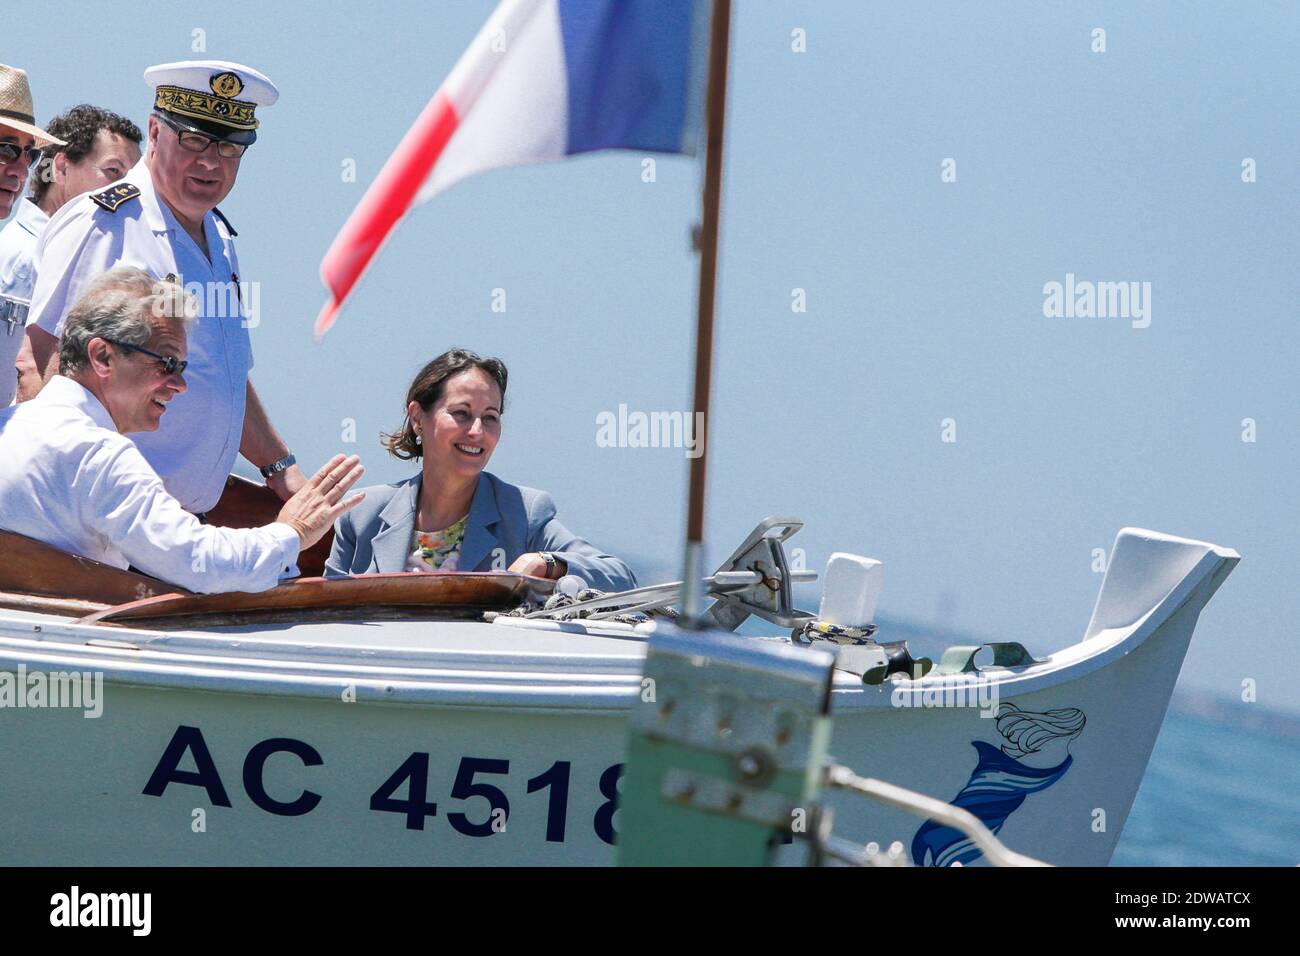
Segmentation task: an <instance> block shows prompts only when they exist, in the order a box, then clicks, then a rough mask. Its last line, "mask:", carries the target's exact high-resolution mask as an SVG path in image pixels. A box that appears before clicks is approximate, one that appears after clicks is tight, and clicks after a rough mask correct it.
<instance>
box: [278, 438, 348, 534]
mask: <svg viewBox="0 0 1300 956" xmlns="http://www.w3.org/2000/svg"><path fill="white" fill-rule="evenodd" d="M365 471H366V468H365V466H364V465H362V464H361V457H360V456H359V455H351V456H345V455H335V456H334V457H333V458H331V459H330V460H329V461H327V462H326V463H325V465H324V466H323V467H322V468H321V470H320V471H318V472H316V474H314V475H312V476H311V477H310V478H308V479H307V483H306V484H305V485H303V486H302V488H301V489H299V490H298V492H297V494H295V495H294V496H293V497H292V498H290V499H289V500H288V501H286V502H285V503H284V507H283V508H281V509H280V515H279V517H278V518H277V519H276V520H277V521H282V522H284V523H285V524H287V525H289V526H290V527H291V528H293V530H294V531H297V532H298V537H299V538H300V539H301V540H302V547H303V548H310V547H311V546H312V545H313V544H315V543H316V542H317V541H319V540H320V539H321V538H323V537H324V536H325V532H326V531H328V530H329V529H330V528H331V527H333V525H334V522H335V520H337V519H338V517H339V515H341V514H343V512H345V511H347V510H348V509H349V508H351V507H353V506H354V505H356V504H357V503H358V502H359V501H361V499H362V498H364V497H365V495H364V494H360V493H358V494H355V495H353V496H352V497H351V498H348V499H346V500H345V499H344V497H343V496H344V495H346V494H347V493H348V489H349V488H351V487H352V486H353V485H355V484H356V483H357V479H359V478H360V477H361V476H362V475H363V474H365Z"/></svg>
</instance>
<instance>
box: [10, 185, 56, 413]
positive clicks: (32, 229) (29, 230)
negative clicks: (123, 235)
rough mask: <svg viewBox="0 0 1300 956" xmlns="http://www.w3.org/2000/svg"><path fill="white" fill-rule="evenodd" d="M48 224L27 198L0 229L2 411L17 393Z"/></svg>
mask: <svg viewBox="0 0 1300 956" xmlns="http://www.w3.org/2000/svg"><path fill="white" fill-rule="evenodd" d="M49 221H50V217H49V216H47V215H45V210H43V209H42V208H41V207H40V206H38V205H36V203H34V202H32V201H31V200H30V199H26V198H24V199H20V200H18V208H17V209H16V210H15V211H14V217H13V219H11V220H9V225H7V226H5V227H4V228H3V229H0V408H3V407H4V406H6V405H10V404H12V403H13V400H14V395H15V394H16V393H17V391H18V373H17V372H15V371H14V362H15V361H16V360H17V358H18V350H19V349H21V348H22V345H23V340H24V338H25V336H24V334H23V325H24V323H26V321H27V311H28V307H29V306H30V305H31V301H32V286H33V285H34V284H35V282H36V271H35V268H34V267H33V260H34V259H35V258H36V240H37V239H39V238H40V236H41V233H42V232H43V231H44V230H45V226H46V224H47V223H49Z"/></svg>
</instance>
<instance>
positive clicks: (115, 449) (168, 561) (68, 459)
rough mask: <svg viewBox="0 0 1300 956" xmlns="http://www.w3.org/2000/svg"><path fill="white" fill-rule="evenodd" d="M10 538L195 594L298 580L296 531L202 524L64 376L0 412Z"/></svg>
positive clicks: (3, 517)
mask: <svg viewBox="0 0 1300 956" xmlns="http://www.w3.org/2000/svg"><path fill="white" fill-rule="evenodd" d="M172 401H173V402H175V399H172ZM170 414H171V409H170V407H169V408H168V411H167V412H166V413H165V414H164V415H163V418H164V419H166V417H167V416H168V415H170ZM0 528H3V529H4V530H6V531H13V532H16V533H18V534H22V535H26V536H27V537H29V538H35V539H37V540H38V541H44V542H45V543H46V544H49V545H53V546H54V547H56V548H60V549H62V550H64V551H71V552H73V553H75V554H79V555H82V556H83V557H87V558H93V559H95V560H96V561H102V562H104V563H105V564H112V565H116V566H117V567H119V568H125V567H127V566H128V563H129V564H130V565H133V566H135V567H136V568H138V569H139V570H141V571H143V572H144V573H146V574H150V575H153V576H154V577H156V578H161V579H162V580H164V581H168V582H170V583H172V584H179V585H180V586H181V587H184V588H188V589H189V590H191V591H202V592H217V591H264V590H266V589H267V588H270V587H274V586H275V585H276V584H278V583H279V581H280V579H281V578H282V577H288V576H292V575H295V574H297V568H296V566H295V565H296V563H297V560H298V546H299V539H298V534H297V532H295V531H294V530H293V528H291V527H289V525H287V524H282V523H279V522H276V523H275V524H269V525H266V526H265V527H262V528H217V527H214V526H212V525H205V524H202V523H200V522H199V519H198V518H196V517H194V515H192V514H190V513H189V512H188V511H186V510H185V509H184V508H182V507H181V504H180V502H179V501H177V500H176V499H175V498H173V497H172V496H171V495H169V494H168V493H167V491H166V489H165V488H164V487H163V483H162V480H161V479H160V478H159V477H158V475H157V473H156V472H155V471H154V470H153V469H152V468H151V467H149V463H148V462H146V461H145V460H144V457H143V456H142V455H141V454H140V450H139V449H138V448H136V447H135V444H134V443H133V442H132V441H131V439H130V438H127V437H126V436H125V435H121V434H119V433H118V432H117V430H116V429H115V428H114V426H113V419H112V418H111V417H110V416H109V414H108V410H107V409H105V408H104V406H103V405H102V404H100V402H99V399H97V398H95V396H94V395H92V394H91V393H90V392H89V391H87V390H86V389H85V388H83V387H82V386H81V385H79V384H78V383H77V382H74V381H73V380H72V379H70V378H66V377H64V376H62V375H55V376H54V377H52V378H51V379H50V380H49V381H48V382H47V383H46V384H45V387H44V388H43V389H41V392H40V394H39V395H37V396H36V397H35V398H33V399H32V400H31V401H29V402H23V403H22V404H20V405H14V406H13V407H11V408H6V409H4V410H3V411H0Z"/></svg>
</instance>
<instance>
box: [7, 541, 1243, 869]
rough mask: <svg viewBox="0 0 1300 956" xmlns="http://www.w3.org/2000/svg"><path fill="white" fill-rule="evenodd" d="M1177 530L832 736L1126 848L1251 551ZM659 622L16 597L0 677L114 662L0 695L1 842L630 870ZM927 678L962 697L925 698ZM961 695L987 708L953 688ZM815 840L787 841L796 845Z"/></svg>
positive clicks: (1031, 829) (249, 861) (927, 778)
mask: <svg viewBox="0 0 1300 956" xmlns="http://www.w3.org/2000/svg"><path fill="white" fill-rule="evenodd" d="M1144 540H1147V541H1152V540H1154V541H1155V544H1156V545H1162V546H1163V543H1164V542H1167V541H1175V542H1176V541H1178V540H1179V539H1151V538H1148V539H1144ZM1139 545H1140V542H1138V543H1135V544H1133V545H1132V546H1131V547H1130V549H1129V550H1130V551H1133V549H1134V548H1138V547H1139ZM1192 545H1195V546H1197V547H1198V548H1200V550H1199V551H1197V552H1195V553H1193V551H1191V550H1187V549H1188V548H1190V547H1191V546H1192ZM1180 547H1183V550H1182V551H1179V552H1178V554H1179V561H1181V564H1179V563H1178V562H1174V564H1175V565H1177V566H1176V567H1173V568H1172V570H1170V569H1165V571H1164V572H1162V573H1163V575H1164V578H1163V579H1159V580H1153V582H1152V583H1151V584H1150V586H1149V587H1148V588H1147V591H1149V593H1146V592H1142V593H1135V589H1134V588H1133V587H1127V588H1121V587H1120V584H1121V583H1123V582H1122V580H1121V575H1119V574H1118V571H1119V570H1120V567H1119V566H1120V565H1121V564H1122V556H1121V553H1120V549H1119V548H1118V547H1117V549H1116V553H1115V559H1114V562H1113V565H1112V569H1111V575H1115V577H1116V585H1115V587H1113V588H1109V592H1110V594H1111V598H1112V599H1111V600H1110V601H1109V602H1108V601H1107V598H1106V596H1107V590H1108V589H1107V588H1103V596H1102V599H1101V600H1099V602H1098V608H1097V611H1096V612H1095V613H1094V619H1093V623H1092V625H1091V626H1090V627H1089V630H1088V635H1087V637H1086V638H1085V640H1084V641H1083V642H1082V643H1080V644H1077V645H1074V646H1072V647H1070V648H1067V649H1066V650H1064V651H1062V652H1060V653H1058V654H1054V655H1052V657H1051V658H1049V659H1048V660H1046V661H1044V662H1041V663H1038V664H1035V665H1033V666H1029V667H1015V668H986V669H984V670H983V671H982V672H981V673H978V674H969V675H960V676H949V677H943V676H938V675H931V677H928V678H926V679H924V680H922V681H918V682H908V683H905V684H888V683H887V684H884V685H881V686H879V687H871V686H865V685H863V684H862V683H861V682H860V681H859V680H857V679H856V678H854V677H852V676H851V675H848V674H844V673H837V675H836V684H835V691H834V694H833V698H834V699H833V705H832V714H833V716H834V731H833V738H832V744H831V751H832V753H833V755H834V757H835V758H836V759H837V760H838V761H839V762H841V763H844V764H847V765H849V766H851V767H853V768H854V769H855V770H856V771H857V772H858V773H860V774H862V775H864V776H870V777H876V778H879V779H884V780H888V781H890V782H892V783H896V784H899V785H901V786H904V787H908V788H911V789H914V790H918V791H921V792H923V793H926V794H930V795H932V796H936V797H940V798H942V799H945V800H952V799H954V798H957V797H958V796H959V795H961V794H963V793H965V794H966V797H967V799H968V800H975V801H976V802H977V803H978V802H979V801H981V800H982V801H984V806H986V807H988V806H992V807H993V811H992V812H993V813H994V815H995V816H998V817H999V818H998V820H997V826H996V829H997V830H998V832H999V836H1000V837H1001V839H1002V840H1003V841H1004V842H1005V843H1006V844H1007V845H1008V846H1010V847H1011V848H1013V849H1015V850H1016V851H1018V852H1020V853H1024V854H1027V855H1029V856H1034V857H1038V858H1040V859H1043V860H1046V861H1048V862H1052V863H1058V864H1074V865H1104V864H1106V863H1107V862H1108V861H1109V859H1110V856H1111V853H1112V852H1113V850H1114V847H1115V843H1116V841H1117V840H1118V838H1119V835H1120V833H1121V831H1122V829H1123V825H1124V821H1125V819H1126V818H1127V815H1128V812H1129V809H1130V807H1131V806H1132V802H1133V799H1134V797H1135V795H1136V793H1137V789H1138V786H1139V784H1140V783H1141V779H1142V775H1143V773H1144V771H1145V768H1146V764H1147V760H1148V758H1149V756H1150V753H1151V749H1152V747H1153V745H1154V742H1155V737H1156V734H1157V733H1158V731H1159V727H1160V724H1161V721H1162V719H1163V716H1164V712H1165V709H1166V707H1167V705H1168V701H1169V696H1170V693H1171V691H1172V689H1173V685H1174V683H1175V681H1176V679H1177V675H1178V670H1179V667H1180V666H1181V663H1182V659H1183V656H1184V654H1185V652H1186V650H1187V646H1188V642H1189V641H1190V639H1191V634H1192V630H1193V628H1194V626H1195V624H1196V619H1197V616H1198V615H1199V613H1200V610H1201V608H1202V607H1203V606H1204V604H1205V602H1206V601H1208V599H1209V597H1210V596H1211V595H1212V594H1213V593H1214V590H1216V589H1217V587H1218V586H1219V584H1220V583H1221V582H1222V580H1223V578H1224V577H1226V575H1227V573H1228V571H1230V570H1231V567H1232V566H1233V565H1234V564H1235V563H1236V560H1237V557H1236V555H1235V553H1233V552H1230V551H1226V550H1225V549H1219V548H1214V547H1213V546H1209V545H1200V544H1199V543H1197V542H1185V543H1183V545H1180ZM1165 550H1166V551H1168V550H1169V549H1168V548H1166V549H1165ZM1133 554H1134V559H1135V560H1139V561H1145V562H1146V563H1145V564H1144V565H1143V567H1144V569H1145V570H1146V571H1150V570H1151V567H1150V565H1151V560H1150V559H1143V558H1142V556H1141V554H1138V553H1137V552H1136V551H1134V552H1133ZM1171 567H1172V566H1171ZM1148 576H1150V575H1148ZM1156 577H1157V578H1158V577H1159V575H1156ZM1109 580H1110V576H1109V575H1108V581H1109ZM1171 581H1172V583H1170V582H1171ZM1121 599H1122V600H1121ZM643 630H644V629H643ZM105 639H108V641H109V642H110V645H111V646H103V643H102V642H104V641H105ZM87 641H96V642H98V643H87ZM644 641H645V635H644V633H634V632H633V631H632V629H630V628H627V627H624V628H619V627H618V626H617V625H610V626H604V627H597V626H594V625H593V626H591V627H590V628H588V627H585V626H583V625H578V624H571V625H559V624H554V623H540V624H529V625H520V624H518V622H517V621H516V622H514V623H513V624H511V625H503V624H500V623H498V624H486V623H475V622H387V623H384V624H379V625H376V624H366V623H346V622H344V623H337V622H333V623H331V622H322V623H314V624H299V625H293V626H285V627H274V628H264V629H261V630H258V629H254V628H248V627H244V628H236V629H231V628H226V629H223V630H220V631H211V632H202V631H186V632H170V633H164V632H155V631H141V630H133V629H129V628H116V629H112V630H109V629H106V628H102V627H83V626H79V625H74V624H70V623H68V622H67V621H66V620H60V619H57V618H53V617H50V616H46V615H36V614H26V613H17V612H0V671H9V672H13V673H16V672H18V671H19V669H20V668H21V669H24V670H25V671H26V672H27V673H28V674H32V673H37V672H43V673H46V674H48V673H51V672H60V671H61V672H77V673H82V672H85V673H101V674H102V675H103V681H104V684H103V696H102V705H103V711H102V715H101V716H99V717H86V716H83V711H82V710H78V709H73V708H66V707H65V708H53V707H30V706H23V707H17V706H12V705H11V706H7V707H5V709H4V710H2V711H0V757H3V763H0V766H3V767H4V768H5V770H4V772H3V774H2V775H0V820H3V821H4V823H3V824H0V826H3V829H4V843H3V846H4V847H5V849H4V851H3V857H4V862H5V863H7V864H10V865H22V864H58V865H77V866H82V865H101V864H111V865H159V864H167V865H177V864H180V865H184V864H201V865H258V864H268V865H280V864H336V865H337V864H370V865H374V864H381V865H382V864H423V865H427V864H455V865H493V864H511V865H555V864H561V865H574V864H610V863H612V862H613V861H614V850H613V847H612V845H611V844H610V842H608V841H609V839H610V838H611V837H612V831H611V826H612V828H613V829H614V830H616V829H617V816H616V814H615V812H614V807H613V805H612V803H611V798H612V797H613V795H614V790H613V787H614V785H615V782H616V779H617V774H618V770H617V769H616V768H618V767H619V766H620V765H621V762H622V760H623V752H624V747H625V738H626V728H627V716H628V712H629V708H630V707H631V706H633V704H634V702H636V701H637V700H638V698H639V695H640V694H641V693H642V692H643V688H642V685H641V682H640V663H641V661H642V660H643V658H644V648H645V643H644ZM957 688H960V694H958V691H957ZM927 694H928V695H929V697H928V701H929V703H930V704H933V703H936V702H943V703H947V704H948V706H928V705H927V696H926V695H927ZM945 694H946V698H945ZM993 695H996V697H994V696H993ZM956 696H960V697H961V699H962V701H963V702H965V703H972V704H974V705H975V706H969V707H967V706H952V704H953V703H954V697H956ZM1007 705H1010V707H1011V708H1014V709H1015V710H1012V709H1009V708H1008V706H1007ZM999 711H1000V712H1001V714H1002V717H1001V718H998V717H997V716H981V714H982V713H984V714H990V715H992V714H995V713H997V712H999ZM1017 711H1018V712H1019V713H1017ZM1035 715H1039V716H1035ZM1041 715H1053V716H1050V717H1042V716H1041ZM1035 721H1037V723H1035ZM1026 728H1028V730H1026ZM1035 728H1037V729H1035ZM1044 728H1046V729H1044ZM1017 735H1018V736H1017ZM1013 737H1014V738H1015V740H1013ZM977 741H979V742H982V743H983V744H984V745H985V746H984V747H982V748H980V747H977V746H975V742H977ZM1017 741H1018V743H1017ZM1017 746H1018V747H1019V750H1016V747H1017ZM1008 747H1010V749H1011V750H1012V751H1014V752H1015V753H1016V754H1017V756H1008V755H1007V752H1006V751H1007V749H1008ZM169 748H171V750H170V752H169ZM977 751H979V752H978V753H977ZM413 754H414V755H421V754H423V755H427V787H426V791H425V793H424V794H420V793H419V792H418V789H419V787H418V786H417V787H416V790H417V792H416V793H414V794H412V793H411V791H410V785H411V784H412V782H413V781H415V782H417V783H418V778H419V775H420V772H421V769H422V767H424V766H426V760H425V758H424V757H419V756H416V757H412V755H413ZM999 754H1001V756H998V755H999ZM491 761H497V762H498V763H491ZM1008 761H1014V763H1008ZM566 764H567V767H566V766H565V765H566ZM1008 766H1010V767H1012V768H1013V769H1012V770H1010V771H1008V769H1007V768H1008ZM403 767H405V770H406V773H405V774H404V775H399V778H400V779H399V780H397V781H393V780H392V779H391V778H393V776H394V774H395V773H396V772H398V771H399V768H403ZM977 767H979V768H981V769H980V770H979V773H978V775H977V776H978V779H973V774H975V773H976V771H977ZM611 768H614V769H611ZM458 777H459V778H460V780H459V786H458ZM566 782H567V788H566V787H565V783H566ZM386 783H393V784H395V785H394V786H392V787H390V788H388V789H387V790H385V784H386ZM476 788H477V789H476ZM490 788H496V789H495V792H494V791H493V790H492V789H490ZM566 789H567V793H566V792H565V790H566ZM530 790H531V792H530ZM377 793H378V794H379V798H378V806H372V804H374V803H375V802H376V794H377ZM385 797H387V800H388V801H389V802H387V803H385V799H384V798H385ZM502 797H504V802H505V803H508V809H507V808H506V807H505V806H504V805H503V803H502V799H501V798H502ZM828 802H829V804H830V805H831V806H832V807H833V808H834V811H835V832H836V833H837V835H840V836H843V837H847V838H851V839H857V840H859V841H860V842H865V841H867V840H875V841H877V842H879V843H880V844H881V845H882V846H884V845H887V844H888V843H889V842H891V841H893V840H901V841H903V843H904V845H905V846H906V847H907V849H908V852H909V854H912V855H914V856H915V857H916V860H917V862H920V863H928V864H934V863H945V862H946V863H950V862H952V861H953V859H958V858H960V857H961V856H962V853H961V850H962V847H961V846H960V845H958V844H957V843H956V842H955V841H953V840H951V839H948V837H947V835H945V834H942V833H936V832H930V833H929V834H928V835H927V834H921V835H920V836H919V837H918V831H919V830H920V828H921V827H922V821H920V820H919V819H917V818H914V817H910V816H908V815H906V814H904V813H903V812H902V811H897V810H892V809H889V808H887V807H884V806H880V805H877V804H874V803H870V802H867V801H865V800H861V799H855V798H852V797H846V796H844V795H841V794H832V795H829V796H828ZM957 802H958V803H962V800H957ZM401 803H407V804H410V806H409V807H403V808H399V807H398V806H397V805H398V804H401ZM426 804H434V805H436V809H433V810H432V811H431V812H430V811H429V808H428V807H427V806H426ZM1011 804H1014V806H1011V809H1010V810H1008V809H1007V808H1008V806H1010V805H1011ZM385 806H387V808H384V807H385ZM412 810H413V811H414V812H408V811H412ZM1004 811H1005V812H1004ZM977 815H982V813H981V812H977ZM999 815H1000V816H999ZM1187 825H1188V827H1193V826H1195V825H1196V824H1195V821H1194V820H1188V821H1187ZM931 830H932V831H933V828H931ZM802 854H803V850H802V847H800V846H799V845H797V844H796V845H794V846H791V847H787V848H785V849H783V850H782V855H783V860H784V861H785V862H797V861H799V860H801V859H802ZM963 862H974V860H973V859H972V860H968V861H963Z"/></svg>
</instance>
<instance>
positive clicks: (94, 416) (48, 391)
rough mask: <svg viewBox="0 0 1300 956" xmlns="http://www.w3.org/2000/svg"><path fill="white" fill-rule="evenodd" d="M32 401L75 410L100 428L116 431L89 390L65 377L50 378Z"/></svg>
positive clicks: (110, 416)
mask: <svg viewBox="0 0 1300 956" xmlns="http://www.w3.org/2000/svg"><path fill="white" fill-rule="evenodd" d="M32 401H34V402H37V401H39V402H41V403H42V404H45V405H66V406H68V407H69V408H75V409H77V410H78V411H80V412H82V413H84V414H85V415H86V417H88V418H90V419H91V420H92V421H93V422H94V423H95V424H96V425H98V426H99V427H100V428H107V429H108V430H109V431H114V432H115V431H117V425H115V424H114V423H113V416H112V415H110V414H108V409H107V408H105V407H104V405H103V403H102V402H101V401H100V400H99V399H97V398H96V397H95V396H94V395H93V394H92V393H91V391H90V389H88V388H86V387H85V386H84V385H82V384H81V383H79V382H74V381H73V380H72V379H70V378H68V377H67V376H66V375H54V376H52V377H51V378H50V380H49V381H48V382H46V383H45V387H44V388H42V389H41V390H40V392H39V394H37V396H36V397H35V398H34V399H32Z"/></svg>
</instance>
